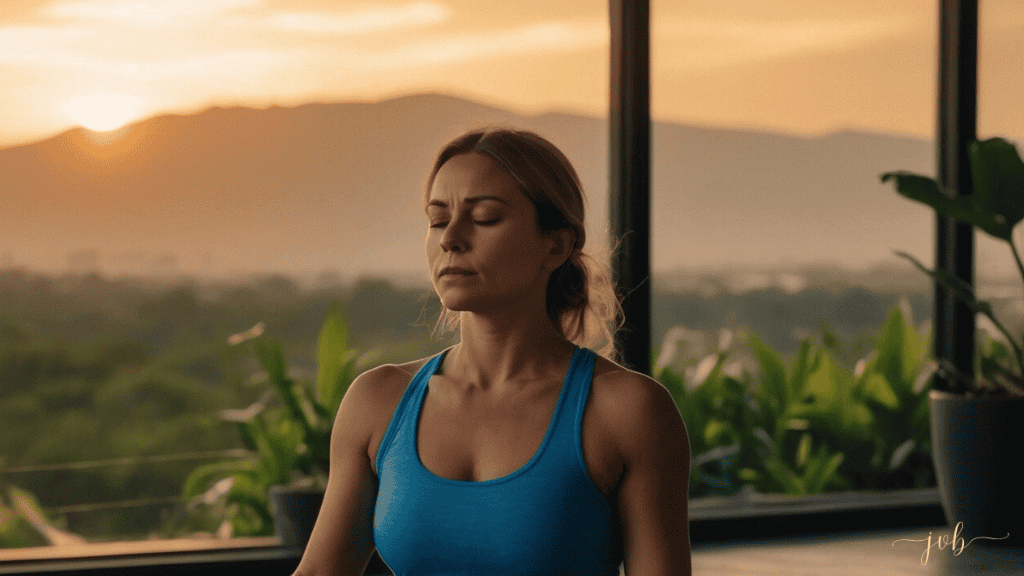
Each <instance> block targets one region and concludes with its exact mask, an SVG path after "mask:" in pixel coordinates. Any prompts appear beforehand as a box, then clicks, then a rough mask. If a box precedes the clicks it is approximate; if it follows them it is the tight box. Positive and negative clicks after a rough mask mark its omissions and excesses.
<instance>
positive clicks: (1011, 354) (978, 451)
mask: <svg viewBox="0 0 1024 576" xmlns="http://www.w3.org/2000/svg"><path fill="white" fill-rule="evenodd" d="M969 155H970V156H969V160H970V165H971V176H972V178H973V183H974V193H973V194H970V195H966V196H959V197H956V198H951V197H949V196H947V195H946V194H944V193H943V192H942V191H941V190H940V188H939V185H938V183H937V182H936V181H935V180H933V179H931V178H928V177H925V176H920V175H917V174H912V173H909V172H890V173H886V174H883V175H882V181H883V182H885V181H892V182H893V183H894V184H895V186H896V190H897V191H898V192H899V193H900V194H901V195H903V196H905V197H907V198H910V199H911V200H915V201H918V202H923V203H925V204H927V205H929V206H931V207H932V208H933V209H935V210H936V211H937V212H938V213H939V214H942V215H944V216H948V217H951V218H955V219H957V220H959V221H961V222H964V223H966V224H970V225H972V226H975V227H977V228H980V229H981V230H982V231H984V232H985V233H987V234H989V235H990V236H992V237H994V238H997V239H999V240H1002V241H1005V242H1006V243H1007V244H1009V247H1010V251H1011V253H1012V254H1013V258H1014V261H1015V263H1016V266H1017V270H1018V271H1019V272H1020V274H1021V279H1022V280H1024V264H1022V262H1021V256H1020V252H1018V250H1017V247H1016V246H1015V245H1014V242H1013V229H1014V227H1015V226H1016V225H1017V224H1018V223H1019V222H1020V221H1021V220H1024V162H1022V161H1021V158H1020V154H1019V153H1018V152H1017V150H1016V148H1015V147H1014V146H1013V144H1011V143H1010V142H1008V141H1006V140H1004V139H1001V138H993V139H989V140H984V141H976V142H973V143H972V144H971V146H970V149H969ZM897 254H898V255H899V256H901V257H903V258H906V259H908V260H910V261H911V262H912V263H913V264H914V265H915V266H917V267H918V268H919V269H921V270H922V271H924V272H925V273H927V274H928V275H929V276H931V277H932V279H933V280H934V281H935V282H938V283H940V284H941V285H942V286H944V287H945V288H946V289H948V290H950V291H951V292H952V293H953V294H955V296H956V298H958V299H959V300H961V301H962V302H964V303H965V304H966V305H967V306H968V307H969V308H970V310H971V311H972V312H973V313H974V314H975V315H977V314H982V315H984V316H985V317H987V318H988V319H989V320H990V321H991V322H992V325H994V326H995V327H996V329H997V330H998V332H999V335H1000V336H1001V338H1000V337H991V336H984V337H983V338H982V341H981V342H980V343H979V346H978V354H977V355H976V356H977V359H976V374H977V376H976V377H975V378H968V377H966V376H965V375H964V374H962V373H960V372H959V371H958V370H957V369H956V368H955V367H954V366H952V365H951V364H950V363H948V362H941V363H940V364H939V365H938V369H937V373H938V374H940V375H941V376H942V377H943V378H944V379H945V380H946V381H947V382H950V383H951V384H952V386H951V390H950V391H940V390H934V389H933V390H931V391H930V422H931V437H932V457H933V461H934V465H935V472H936V478H937V481H938V484H939V492H940V494H941V498H942V505H943V509H944V510H945V513H946V519H947V520H948V521H949V523H950V525H952V526H960V527H961V529H962V533H963V534H964V538H966V539H967V540H971V539H972V538H974V537H981V538H983V539H984V540H983V541H996V542H1001V543H1004V544H1013V545H1017V546H1020V545H1024V523H1022V521H1021V518H1022V513H1024V495H1022V494H1024V493H1022V492H1021V491H1020V490H1019V489H1018V488H1017V484H1018V483H1019V475H1018V474H1017V472H1016V458H1015V457H1014V456H1013V454H1015V453H1016V452H1017V451H1018V450H1019V445H1020V442H1021V440H1022V439H1024V352H1022V347H1024V342H1022V336H1024V335H1021V334H1017V335H1015V334H1013V333H1011V330H1010V329H1008V328H1007V327H1006V325H1004V323H1003V322H1002V321H1001V320H1000V319H999V318H997V317H996V315H995V314H994V313H993V308H992V305H991V303H989V302H986V301H983V300H980V299H978V297H977V294H976V292H975V291H974V289H973V287H972V286H970V285H969V284H968V283H966V282H963V281H962V280H960V279H959V278H956V277H953V276H951V275H949V274H948V273H946V272H945V271H943V270H937V269H936V270H933V269H929V268H927V267H925V266H924V265H923V264H921V263H920V262H919V261H917V260H916V259H914V258H913V257H912V256H910V255H909V254H905V253H902V252H900V253H897ZM961 523H962V526H961ZM990 539H992V540H990ZM994 539H998V540H994Z"/></svg>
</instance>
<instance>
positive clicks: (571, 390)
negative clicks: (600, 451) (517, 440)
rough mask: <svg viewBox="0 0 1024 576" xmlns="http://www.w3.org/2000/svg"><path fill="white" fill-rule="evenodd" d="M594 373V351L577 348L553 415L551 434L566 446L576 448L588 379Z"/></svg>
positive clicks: (581, 423) (587, 391) (589, 379)
mask: <svg viewBox="0 0 1024 576" xmlns="http://www.w3.org/2000/svg"><path fill="white" fill-rule="evenodd" d="M593 374H594V353H593V352H592V351H590V350H588V349H587V348H582V347H581V348H577V349H576V352H575V353H574V354H573V359H572V363H571V364H570V365H569V371H568V373H567V374H566V377H565V384H564V386H565V390H564V391H563V395H564V398H563V400H562V402H561V403H560V405H559V406H558V412H559V413H558V414H556V415H555V418H556V420H555V430H554V434H552V436H553V437H554V438H558V439H559V440H560V441H561V442H562V443H563V444H565V446H566V448H570V449H574V448H577V446H576V445H577V444H579V441H580V432H581V431H582V429H583V412H584V409H585V408H586V405H587V396H588V394H589V392H590V381H591V378H593Z"/></svg>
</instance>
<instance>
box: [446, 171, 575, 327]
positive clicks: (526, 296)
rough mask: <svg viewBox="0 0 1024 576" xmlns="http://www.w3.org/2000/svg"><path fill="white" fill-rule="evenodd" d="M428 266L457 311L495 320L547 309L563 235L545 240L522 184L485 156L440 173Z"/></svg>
mask: <svg viewBox="0 0 1024 576" xmlns="http://www.w3.org/2000/svg"><path fill="white" fill-rule="evenodd" d="M426 214H427V222H428V225H429V228H428V231H427V241H426V251H427V262H428V263H429V264H430V272H431V279H432V281H433V284H434V290H435V291H436V292H437V295H438V296H439V297H440V298H441V302H442V303H444V305H445V307H446V308H448V309H449V310H458V311H473V312H488V311H497V310H499V309H503V308H507V307H509V306H524V305H529V304H530V303H533V304H536V303H538V302H539V304H540V305H541V306H543V305H544V295H545V291H546V288H547V281H548V278H549V276H550V275H551V271H552V270H554V269H555V268H557V267H558V266H559V265H560V264H561V263H562V261H564V260H565V258H564V257H561V259H559V255H558V254H557V252H558V248H559V241H558V234H544V233H542V232H541V231H540V228H539V226H538V224H537V209H536V207H534V205H533V203H532V202H531V201H530V199H529V198H527V196H526V195H525V194H524V193H523V192H522V191H521V190H520V188H519V186H518V184H517V183H516V180H515V179H514V178H513V177H512V175H511V174H509V173H508V172H506V171H505V170H504V169H503V168H502V167H501V166H500V165H499V164H498V163H497V162H496V161H495V160H493V159H491V158H490V157H489V156H486V155H484V154H482V153H468V154H460V155H458V156H454V157H453V158H451V159H450V160H448V161H447V162H445V163H444V164H443V165H442V166H441V168H440V170H438V172H437V175H436V177H435V178H434V182H433V186H432V187H431V189H430V196H429V198H428V199H427V206H426Z"/></svg>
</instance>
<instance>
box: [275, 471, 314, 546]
mask: <svg viewBox="0 0 1024 576" xmlns="http://www.w3.org/2000/svg"><path fill="white" fill-rule="evenodd" d="M269 496H270V511H271V513H272V514H273V515H274V530H275V532H276V533H277V536H278V537H279V538H280V539H281V543H282V544H284V545H285V546H289V547H294V548H305V547H306V543H307V542H309V535H310V533H312V532H313V524H315V523H316V517H317V515H318V514H319V513H320V504H322V503H323V501H324V491H323V490H316V489H311V488H288V487H286V486H272V487H271V488H270V490H269Z"/></svg>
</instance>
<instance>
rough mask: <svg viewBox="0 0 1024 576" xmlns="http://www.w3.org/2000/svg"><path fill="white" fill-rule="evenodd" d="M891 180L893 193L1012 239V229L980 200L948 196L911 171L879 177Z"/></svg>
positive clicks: (996, 234) (971, 197) (974, 196)
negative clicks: (893, 188)
mask: <svg viewBox="0 0 1024 576" xmlns="http://www.w3.org/2000/svg"><path fill="white" fill-rule="evenodd" d="M890 180H891V181H893V182H894V183H895V185H896V191H897V192H899V193H900V195H902V196H905V197H906V198H909V199H911V200H916V201H917V202H922V203H924V204H927V205H928V206H931V207H932V208H933V209H934V210H935V211H936V212H938V213H939V214H941V215H943V216H948V217H950V218H956V219H957V220H960V221H961V222H964V223H966V224H970V225H971V226H976V227H978V228H981V229H982V230H984V231H985V232H987V233H989V234H991V235H992V236H995V237H996V238H1002V239H1003V240H1006V241H1010V240H1011V236H1010V234H1011V232H1012V231H1013V226H1012V225H1010V224H1009V223H1008V222H1007V221H1006V219H1005V218H999V217H998V214H996V213H995V212H994V211H993V210H992V209H991V207H989V206H985V205H982V204H981V203H980V202H982V201H983V199H982V198H979V197H978V196H976V195H974V194H971V195H966V196H957V197H950V196H947V195H946V194H944V193H943V192H942V191H941V190H940V189H939V184H938V182H936V181H935V180H934V179H932V178H928V177H927V176H921V175H920V174H914V173H911V172H904V171H899V172H887V173H885V174H882V182H888V181H890Z"/></svg>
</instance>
